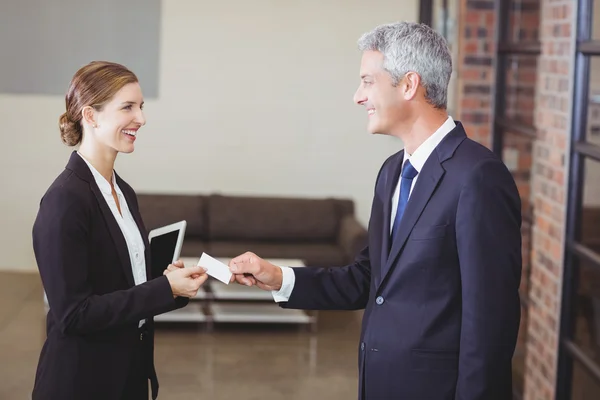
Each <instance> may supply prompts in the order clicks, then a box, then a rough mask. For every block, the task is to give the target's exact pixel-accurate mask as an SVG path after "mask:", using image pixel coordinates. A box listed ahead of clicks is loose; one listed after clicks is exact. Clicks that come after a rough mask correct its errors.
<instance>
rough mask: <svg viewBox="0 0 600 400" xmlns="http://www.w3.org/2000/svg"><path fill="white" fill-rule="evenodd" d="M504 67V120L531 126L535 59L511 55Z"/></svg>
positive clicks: (528, 56) (535, 70) (535, 71)
mask: <svg viewBox="0 0 600 400" xmlns="http://www.w3.org/2000/svg"><path fill="white" fill-rule="evenodd" d="M505 65H506V72H505V74H506V75H505V77H506V86H505V88H504V90H505V100H504V101H505V115H506V118H508V119H510V120H512V121H516V122H519V123H521V124H523V125H528V126H533V118H534V105H535V85H536V82H537V58H536V56H530V55H512V56H509V57H508V59H507V60H506V64H505ZM500 90H502V89H500Z"/></svg>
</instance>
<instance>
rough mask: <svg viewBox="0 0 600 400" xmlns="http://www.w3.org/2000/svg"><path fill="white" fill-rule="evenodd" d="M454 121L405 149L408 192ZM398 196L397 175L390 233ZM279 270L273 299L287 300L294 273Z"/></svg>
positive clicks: (451, 120) (449, 119) (291, 288)
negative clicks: (410, 175) (408, 168)
mask: <svg viewBox="0 0 600 400" xmlns="http://www.w3.org/2000/svg"><path fill="white" fill-rule="evenodd" d="M455 126H456V123H455V122H454V120H453V119H452V117H450V116H448V118H447V119H446V121H445V122H444V123H443V124H442V126H440V127H439V128H438V129H437V130H436V131H435V132H434V133H433V135H431V136H429V137H428V138H427V139H426V140H425V141H424V142H423V143H421V145H420V146H419V147H418V148H417V149H416V150H415V152H414V153H413V154H408V153H407V152H406V151H405V152H404V160H402V165H404V163H405V162H406V160H410V163H411V164H412V166H413V167H414V168H415V170H416V171H417V175H416V176H415V177H414V178H413V180H412V185H411V187H410V192H409V198H410V194H411V193H412V190H413V188H414V187H415V183H416V182H417V179H418V178H419V172H421V170H422V169H423V166H424V165H425V162H426V161H427V159H428V158H429V156H430V155H431V153H433V150H435V148H436V147H437V145H438V144H440V142H441V141H442V140H443V139H444V138H445V137H446V135H447V134H448V133H450V131H451V130H452V129H454V127H455ZM399 196H400V177H398V183H397V184H396V190H394V195H393V196H392V212H391V215H390V218H391V220H390V234H391V232H392V228H393V227H394V219H395V218H396V212H397V210H398V197H399ZM281 271H282V273H283V282H282V284H281V289H279V290H278V291H275V290H274V291H272V294H273V299H274V300H275V301H276V302H280V301H288V300H289V298H290V296H291V294H292V290H293V289H294V283H295V282H296V275H294V270H293V269H292V268H290V267H281Z"/></svg>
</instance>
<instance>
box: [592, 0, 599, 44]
mask: <svg viewBox="0 0 600 400" xmlns="http://www.w3.org/2000/svg"><path fill="white" fill-rule="evenodd" d="M593 3H594V5H593V7H594V13H593V19H592V40H600V4H599V3H600V2H599V1H598V0H596V1H593Z"/></svg>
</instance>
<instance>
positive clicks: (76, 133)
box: [58, 61, 138, 146]
mask: <svg viewBox="0 0 600 400" xmlns="http://www.w3.org/2000/svg"><path fill="white" fill-rule="evenodd" d="M135 82H138V78H137V76H135V74H134V73H133V72H131V71H130V70H129V69H127V68H126V67H124V66H123V65H120V64H116V63H112V62H106V61H92V62H91V63H89V64H88V65H86V66H84V67H82V68H80V69H79V70H78V71H77V72H76V73H75V76H73V79H72V80H71V84H70V85H69V91H68V92H67V96H66V97H65V103H66V106H67V112H65V113H64V114H62V115H61V116H60V118H59V119H58V125H59V127H60V138H61V139H62V141H63V143H65V144H66V145H67V146H75V145H77V144H79V143H80V142H81V139H82V135H83V127H82V125H81V120H82V118H83V117H82V114H81V110H83V108H84V107H86V106H91V107H93V108H94V109H96V110H97V111H101V110H102V107H103V106H104V105H105V104H106V103H107V102H108V101H110V99H111V98H112V97H113V96H114V95H115V94H116V93H117V92H118V91H119V90H121V88H122V87H123V86H125V85H127V84H129V83H135Z"/></svg>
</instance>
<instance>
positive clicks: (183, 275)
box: [163, 260, 208, 297]
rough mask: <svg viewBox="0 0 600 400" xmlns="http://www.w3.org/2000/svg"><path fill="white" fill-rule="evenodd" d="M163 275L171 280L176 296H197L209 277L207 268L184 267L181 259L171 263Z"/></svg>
mask: <svg viewBox="0 0 600 400" xmlns="http://www.w3.org/2000/svg"><path fill="white" fill-rule="evenodd" d="M163 275H165V276H166V277H167V279H168V280H169V284H170V285H171V291H172V292H173V296H174V297H177V296H181V297H194V296H196V293H198V289H200V286H202V284H203V283H204V282H206V280H207V279H208V275H207V274H206V269H205V268H202V267H198V266H196V267H188V268H184V266H183V262H181V260H178V261H176V262H174V263H173V264H170V265H169V266H168V267H167V269H165V271H164V272H163Z"/></svg>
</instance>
